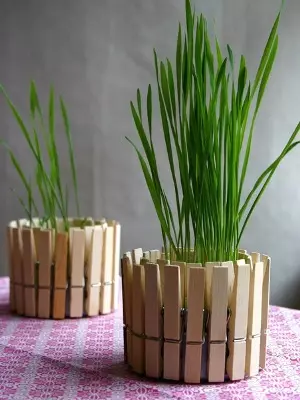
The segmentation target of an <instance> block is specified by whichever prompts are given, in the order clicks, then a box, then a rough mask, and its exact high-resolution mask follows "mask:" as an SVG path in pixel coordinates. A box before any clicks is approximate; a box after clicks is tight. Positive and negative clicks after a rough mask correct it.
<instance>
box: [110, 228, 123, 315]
mask: <svg viewBox="0 0 300 400" xmlns="http://www.w3.org/2000/svg"><path fill="white" fill-rule="evenodd" d="M120 245H121V225H120V224H119V223H115V225H114V246H113V249H112V251H113V287H112V301H111V310H112V311H115V310H116V309H117V308H118V305H119V293H120V277H119V273H120Z"/></svg>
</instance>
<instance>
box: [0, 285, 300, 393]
mask: <svg viewBox="0 0 300 400" xmlns="http://www.w3.org/2000/svg"><path fill="white" fill-rule="evenodd" d="M8 284H9V281H8V279H6V278H4V279H0V399H1V400H4V399H5V400H10V399H17V400H18V399H20V400H25V399H70V400H75V399H89V400H93V399H95V400H96V399H100V400H105V399H125V400H127V399H128V400H129V399H135V400H136V399H193V400H206V399H216V400H229V399H242V400H244V399H245V400H251V399H253V400H262V399H270V400H272V399H289V400H295V399H300V311H294V310H288V309H284V308H279V307H271V312H270V337H269V345H268V359H267V369H266V370H265V371H263V372H261V373H260V375H259V376H257V377H254V378H251V379H248V380H245V381H241V382H237V383H224V384H218V385H212V384H210V385H193V386H192V385H184V384H172V383H168V382H155V381H150V380H147V379H143V378H140V377H137V376H136V375H134V374H132V373H130V372H129V371H128V370H127V368H126V366H125V365H124V363H123V331H122V311H121V310H120V311H118V312H117V313H115V314H111V315H107V316H103V317H94V318H85V319H78V320H77V319H73V320H65V321H51V320H39V319H30V318H20V317H16V316H12V315H10V314H9V308H8Z"/></svg>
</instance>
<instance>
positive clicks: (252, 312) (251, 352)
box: [246, 253, 264, 376]
mask: <svg viewBox="0 0 300 400" xmlns="http://www.w3.org/2000/svg"><path fill="white" fill-rule="evenodd" d="M252 254H253V253H252ZM263 271H264V266H263V263H262V262H257V263H254V264H253V270H252V271H251V274H250V288H249V311H248V337H247V343H246V375H247V376H254V375H257V374H258V372H259V358H260V333H261V315H262V282H263Z"/></svg>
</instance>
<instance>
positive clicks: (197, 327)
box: [184, 264, 205, 383]
mask: <svg viewBox="0 0 300 400" xmlns="http://www.w3.org/2000/svg"><path fill="white" fill-rule="evenodd" d="M190 265H191V264H188V276H189V279H188V282H189V284H188V291H187V308H188V314H187V328H186V350H185V368H184V381H185V382H186V383H200V378H201V360H202V345H203V338H204V335H203V310H204V284H205V275H204V268H202V267H201V264H198V265H197V266H196V264H192V265H193V266H190Z"/></svg>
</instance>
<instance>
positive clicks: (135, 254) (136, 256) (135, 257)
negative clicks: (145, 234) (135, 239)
mask: <svg viewBox="0 0 300 400" xmlns="http://www.w3.org/2000/svg"><path fill="white" fill-rule="evenodd" d="M142 257H143V249H141V248H138V249H133V250H132V263H133V264H140V260H141V258H142Z"/></svg>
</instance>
